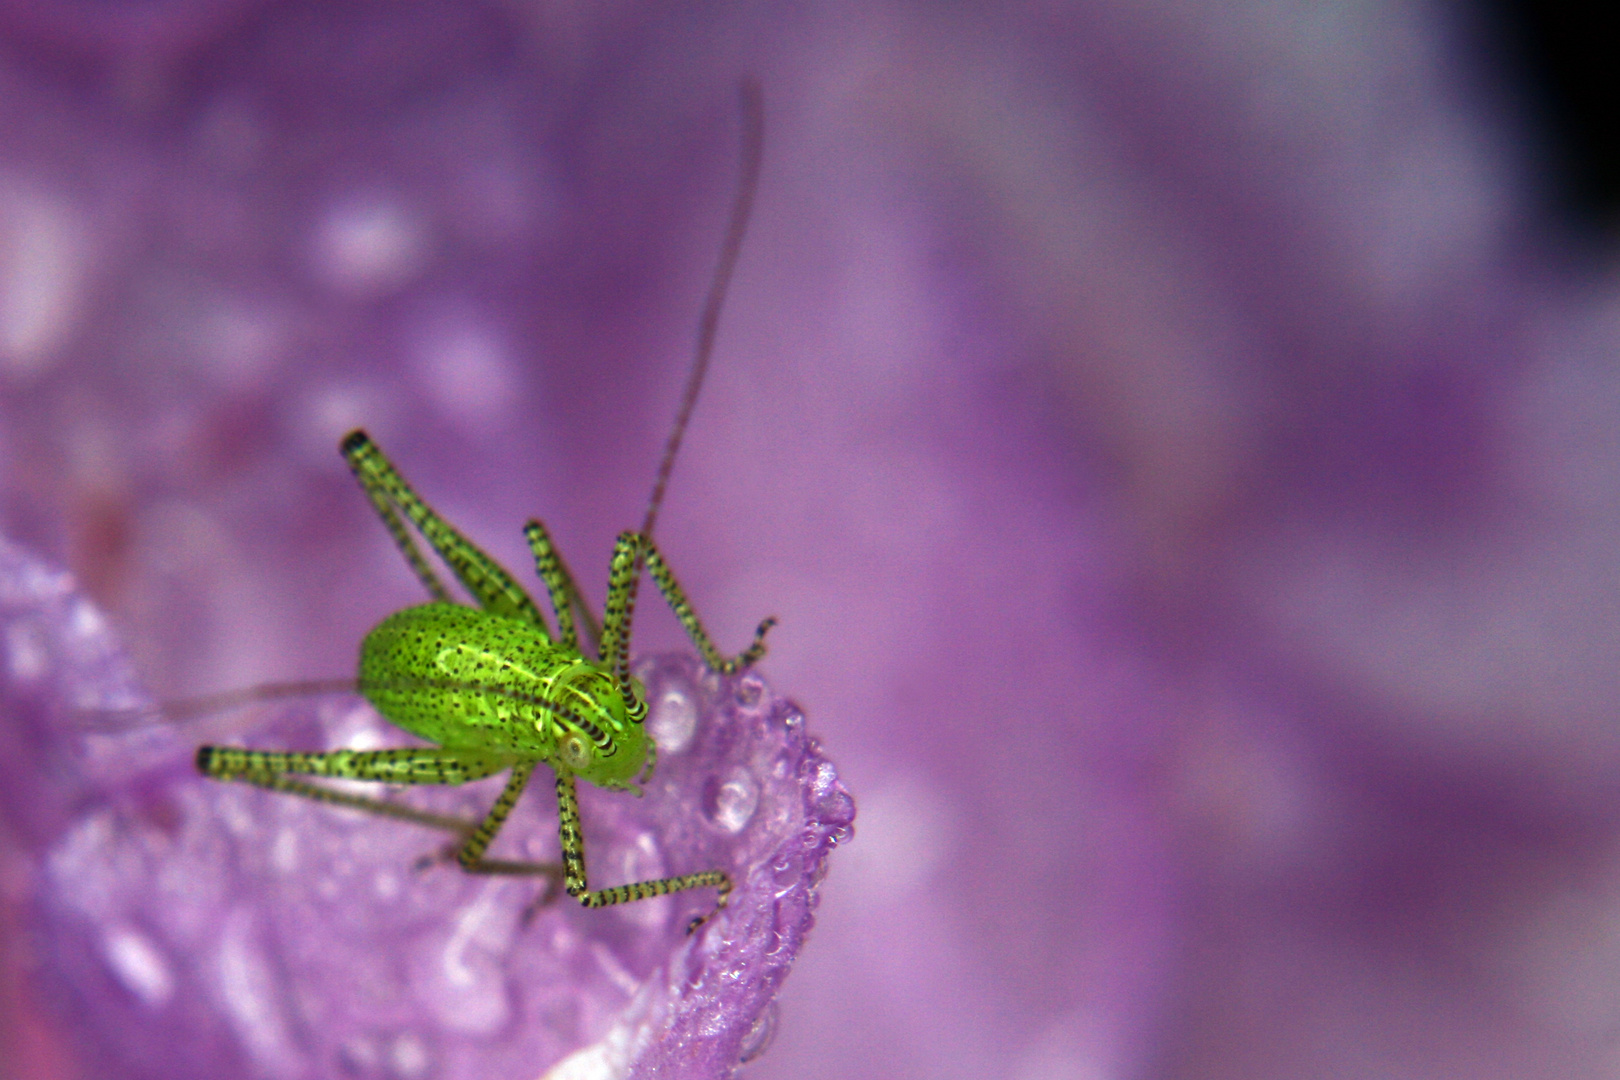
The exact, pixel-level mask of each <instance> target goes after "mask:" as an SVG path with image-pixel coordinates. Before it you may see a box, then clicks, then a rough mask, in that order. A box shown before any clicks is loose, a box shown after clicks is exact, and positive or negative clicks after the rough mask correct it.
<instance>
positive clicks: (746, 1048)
mask: <svg viewBox="0 0 1620 1080" xmlns="http://www.w3.org/2000/svg"><path fill="white" fill-rule="evenodd" d="M776 1014H777V1008H776V1002H774V1001H771V1002H768V1003H766V1005H765V1008H764V1009H763V1010H762V1011H761V1012H760V1014H759V1019H758V1020H755V1021H754V1026H753V1027H751V1028H749V1029H748V1034H747V1035H744V1036H743V1040H742V1046H741V1047H740V1048H739V1049H740V1053H739V1055H738V1058H737V1063H738V1064H739V1065H746V1064H747V1063H748V1062H750V1061H753V1060H754V1059H755V1058H757V1057H759V1055H761V1054H763V1053H764V1052H765V1051H766V1050H768V1049H770V1046H771V1040H772V1039H774V1038H775V1037H776Z"/></svg>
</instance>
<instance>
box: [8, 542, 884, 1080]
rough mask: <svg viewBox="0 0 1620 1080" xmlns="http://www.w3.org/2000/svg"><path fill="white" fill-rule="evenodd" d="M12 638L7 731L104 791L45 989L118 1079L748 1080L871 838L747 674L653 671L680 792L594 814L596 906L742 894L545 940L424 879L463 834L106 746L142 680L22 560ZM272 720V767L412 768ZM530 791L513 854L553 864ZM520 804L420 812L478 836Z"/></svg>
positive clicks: (44, 934) (512, 898)
mask: <svg viewBox="0 0 1620 1080" xmlns="http://www.w3.org/2000/svg"><path fill="white" fill-rule="evenodd" d="M0 633H3V635H4V640H5V641H6V642H7V643H8V647H7V649H6V653H5V656H6V659H7V661H8V663H9V665H10V672H11V676H10V678H9V679H8V681H7V695H6V698H5V705H6V707H7V713H8V715H11V716H13V717H16V718H19V719H21V718H23V717H28V720H29V723H27V726H23V725H19V724H16V723H14V724H13V725H12V726H11V731H12V734H13V737H16V736H17V735H19V734H21V735H23V736H24V738H25V739H26V741H27V742H28V743H29V744H30V745H31V746H32V747H33V748H34V750H33V753H32V754H31V755H30V758H29V760H30V761H31V763H32V764H33V765H34V766H35V767H48V763H50V764H54V765H55V767H57V768H63V769H68V770H71V771H73V772H76V773H77V774H78V775H79V776H80V777H81V778H82V781H81V782H82V785H83V787H84V789H85V790H84V792H83V794H82V796H81V797H80V798H79V799H77V800H76V801H75V805H74V806H73V808H72V811H71V817H70V819H69V820H68V821H67V822H66V823H65V825H64V827H63V828H62V829H61V831H60V835H59V836H58V838H57V839H56V840H55V842H54V843H52V844H51V845H50V847H49V848H48V849H47V850H46V851H45V852H44V853H43V859H42V874H41V876H42V880H41V881H40V883H39V887H38V891H37V895H36V896H35V897H34V903H35V905H37V910H38V915H37V919H38V922H37V928H36V934H37V937H38V941H39V946H38V948H39V962H40V963H41V965H42V966H43V967H44V968H45V969H46V970H47V971H49V972H50V973H51V978H52V979H53V981H56V982H58V983H59V984H60V987H59V992H60V993H61V994H62V995H63V996H64V997H65V999H66V1001H67V1008H68V1011H70V1012H73V1013H78V1014H81V1015H86V1016H89V1015H93V1016H94V1017H95V1021H94V1024H93V1026H91V1027H88V1028H87V1029H86V1030H85V1031H84V1032H83V1033H82V1035H81V1037H80V1047H79V1049H80V1051H81V1053H82V1054H84V1056H85V1057H86V1058H87V1059H88V1060H91V1061H94V1062H96V1063H97V1070H98V1073H99V1074H100V1075H106V1076H144V1075H164V1076H171V1077H185V1076H196V1077H206V1076H216V1075H219V1072H220V1070H221V1069H222V1068H223V1069H226V1070H228V1071H229V1072H232V1073H235V1074H238V1075H263V1076H278V1077H282V1076H285V1077H296V1076H337V1075H351V1076H379V1077H402V1078H403V1077H427V1076H434V1077H446V1078H453V1077H466V1078H474V1077H489V1076H523V1075H534V1074H535V1073H536V1072H537V1071H538V1072H541V1073H545V1074H546V1075H554V1076H557V1077H575V1076H630V1075H649V1076H651V1075H658V1076H665V1077H693V1078H698V1077H712V1076H722V1075H726V1074H727V1073H728V1072H729V1071H730V1069H731V1068H733V1067H734V1066H735V1065H736V1064H737V1063H738V1062H739V1061H741V1060H744V1059H745V1058H749V1057H753V1056H756V1055H757V1054H758V1053H759V1052H761V1051H762V1050H763V1049H764V1043H765V1041H766V1040H767V1039H768V1033H769V1030H770V1028H771V1025H772V1024H773V1022H774V1021H773V1016H774V1009H775V1005H774V999H775V996H776V992H777V990H778V988H779V987H780V985H781V983H782V980H783V978H784V977H785V976H786V975H787V972H788V969H789V967H790V966H791V964H792V962H793V959H794V957H795V956H796V955H797V953H798V950H799V947H800V945H801V944H802V943H803V941H804V939H805V935H806V933H807V932H808V931H809V929H810V926H811V924H812V922H813V921H814V920H813V910H814V908H815V905H816V901H817V893H818V886H819V884H820V881H821V878H822V876H823V875H824V874H825V872H826V858H827V854H828V852H829V851H830V849H831V848H832V847H833V846H834V845H835V844H837V843H839V842H841V841H842V840H844V839H847V838H848V836H849V835H850V831H851V822H852V820H853V817H854V805H853V803H852V801H851V800H850V797H849V795H848V793H847V792H846V791H845V790H844V788H843V786H842V785H841V784H840V783H839V781H838V778H837V774H836V771H835V770H834V769H833V766H832V764H831V763H830V762H828V761H827V760H826V758H824V757H823V756H822V755H821V753H820V751H819V748H818V747H817V745H816V743H815V740H814V739H812V738H810V737H809V736H808V735H806V734H805V731H804V725H803V718H802V716H801V715H800V713H799V712H798V710H797V708H796V707H795V706H793V705H792V704H791V703H790V702H787V701H784V700H782V699H780V698H777V697H775V696H774V695H772V694H771V693H770V691H769V690H768V689H767V688H766V686H765V684H764V682H763V681H762V680H761V679H759V678H758V677H757V676H754V675H743V676H740V677H737V678H731V679H721V678H718V677H715V676H713V675H711V674H709V673H707V672H705V671H704V670H703V669H702V667H701V666H700V665H699V664H698V663H697V662H696V661H695V660H693V659H690V658H687V657H682V656H673V657H665V658H663V659H660V660H656V661H649V662H643V663H642V664H641V665H640V667H639V674H640V676H641V677H642V678H643V680H644V681H645V683H646V686H647V692H648V695H649V702H650V703H651V713H650V715H649V718H648V724H649V727H650V729H651V730H652V732H653V733H654V735H655V737H656V738H657V739H658V741H659V742H660V744H661V750H660V757H659V766H658V769H657V772H656V774H655V776H654V777H653V778H652V780H651V781H650V782H649V783H648V784H647V785H646V794H645V797H644V798H641V799H636V798H634V797H633V796H631V795H629V794H627V793H609V792H602V791H598V790H596V789H587V790H586V791H584V792H582V800H581V801H582V816H583V821H584V828H585V834H586V841H587V848H586V851H587V858H588V864H589V866H590V868H591V872H592V875H593V880H594V881H595V882H596V883H598V884H607V883H614V882H618V881H621V880H642V879H645V878H648V877H656V876H662V875H665V874H670V873H684V872H690V871H694V870H699V869H712V868H723V869H725V870H727V871H728V872H730V873H731V874H732V876H733V878H734V880H735V881H736V883H737V888H736V890H735V892H734V893H733V894H732V897H731V901H730V904H729V905H728V907H727V908H726V909H725V910H724V911H723V912H722V913H721V914H719V915H718V916H716V917H715V918H714V919H713V920H712V921H711V922H709V923H708V924H707V925H705V926H704V927H703V928H702V929H701V930H700V931H699V932H698V933H696V934H695V935H692V936H688V935H686V934H685V932H684V928H685V926H686V925H687V923H688V921H689V919H690V917H691V916H692V915H695V914H702V913H705V912H706V911H707V910H708V908H709V905H710V904H711V903H712V892H711V893H710V894H709V895H705V894H704V893H702V892H693V893H685V894H676V895H674V896H668V897H660V898H657V899H654V900H648V901H641V902H638V903H635V904H629V905H624V906H622V907H615V908H608V909H600V910H595V911H589V910H586V909H583V908H580V907H579V906H578V905H577V904H575V903H573V902H572V901H571V900H567V899H566V898H563V899H561V900H557V901H555V902H553V903H551V904H549V905H548V906H546V907H544V908H542V909H540V910H539V912H538V914H537V915H535V916H534V917H533V919H532V921H528V922H526V921H525V918H524V913H525V909H526V908H528V907H529V905H530V903H531V902H532V901H533V900H534V899H535V897H536V895H537V892H538V891H540V890H541V889H542V888H543V886H542V885H541V884H540V883H539V882H537V881H536V880H533V879H518V878H477V877H472V876H469V875H466V874H463V873H461V872H460V870H459V869H458V868H456V867H454V865H453V864H452V865H448V866H446V865H443V864H436V865H432V866H429V867H427V868H426V869H420V868H419V869H413V868H412V867H413V864H415V863H417V862H418V860H419V859H420V857H421V856H423V855H432V854H433V853H434V852H436V851H437V850H438V849H439V848H440V847H442V846H443V844H444V842H445V840H444V837H443V836H441V835H438V834H435V833H432V832H424V831H423V830H422V829H419V828H413V827H410V826H404V825H401V824H399V823H394V822H387V821H383V820H380V819H376V818H374V817H370V816H368V815H363V814H359V813H356V812H352V811H344V810H337V809H334V808H331V807H324V806H319V805H316V804H313V803H309V802H307V801H304V800H300V799H296V798H289V797H286V796H281V795H277V794H273V793H269V792H264V791H260V790H257V789H253V788H248V787H242V786H237V785H226V784H217V783H210V782H207V781H205V780H203V779H201V778H200V777H198V776H197V775H196V773H195V771H194V768H193V766H192V758H193V756H194V754H193V753H192V751H193V749H194V747H193V743H194V742H195V739H196V736H195V734H194V733H188V732H186V731H184V730H181V729H178V728H176V727H171V726H161V725H157V726H154V725H153V724H150V723H149V724H147V725H144V726H142V725H139V724H137V725H136V726H134V727H133V728H131V729H130V730H128V731H118V730H106V731H97V730H96V728H97V727H98V726H101V727H110V728H113V729H116V728H117V727H118V726H119V725H120V723H121V722H122V721H123V720H125V719H126V718H128V717H129V716H130V715H132V714H139V712H140V710H139V708H138V707H139V706H140V705H141V703H142V700H141V698H140V697H139V696H138V695H137V693H136V692H135V691H134V689H133V684H132V682H131V679H130V665H129V663H128V661H127V659H126V658H125V657H124V656H123V655H122V653H121V651H120V650H119V648H118V646H117V644H116V642H115V640H114V637H113V635H112V634H111V632H110V631H109V630H108V629H107V627H106V624H105V621H104V620H103V619H102V618H101V617H100V615H99V614H98V613H97V611H96V610H95V608H94V606H93V605H92V604H90V603H89V602H88V601H86V600H85V599H84V597H83V596H82V595H80V594H79V593H78V592H77V590H75V589H74V588H73V587H72V584H71V580H70V579H69V578H67V576H66V575H64V574H61V573H53V572H51V571H49V570H48V569H46V568H45V567H44V566H43V565H42V564H41V563H39V562H38V561H37V560H35V559H32V558H30V557H28V556H26V555H25V554H23V553H22V552H21V551H19V550H18V549H16V548H14V547H10V546H7V547H3V548H0ZM30 706H31V708H30ZM119 710H123V711H122V712H120V711H119ZM260 711H261V712H262V713H264V715H263V716H261V717H260V718H259V719H258V720H257V721H256V722H255V723H253V724H252V725H251V726H250V727H247V728H244V729H242V730H241V731H240V732H239V733H238V734H239V736H240V737H241V738H242V739H243V740H244V741H246V742H247V743H250V744H252V745H257V746H263V747H267V748H275V747H283V748H289V749H294V748H301V749H331V748H337V747H340V746H347V747H373V746H378V745H390V744H393V745H399V744H400V738H399V736H398V733H397V732H394V731H392V730H391V729H390V727H389V726H388V725H387V724H386V723H385V722H383V721H381V720H380V719H379V718H378V717H377V716H376V715H375V713H374V712H373V711H372V710H371V709H370V707H369V706H367V705H365V704H364V703H363V702H359V701H358V700H357V699H353V698H328V699H322V700H319V701H317V702H314V703H312V704H309V705H307V706H302V707H299V706H279V707H277V708H274V709H263V710H260ZM188 736H189V737H188ZM19 764H20V762H19V761H18V760H17V759H16V758H15V757H13V758H11V759H9V765H10V767H11V768H12V769H15V768H16V767H17V766H18V765H19ZM535 787H536V788H537V789H538V790H535V791H531V792H530V793H529V795H528V796H527V797H526V798H525V799H524V800H523V801H522V802H521V803H520V804H519V809H518V810H517V811H516V812H515V813H514V815H513V817H512V818H511V819H510V820H509V822H508V824H507V826H506V828H505V830H504V831H503V834H502V836H501V838H500V840H499V842H498V844H497V847H496V848H495V853H496V854H497V855H499V854H502V853H503V852H504V853H507V855H508V857H515V858H529V859H541V860H549V861H555V860H556V859H557V858H558V849H557V840H556V835H555V832H556V822H555V808H554V806H548V805H547V798H546V796H547V795H548V794H549V790H548V789H547V787H546V786H545V785H541V784H537V785H535ZM498 790H499V784H498V781H497V782H496V786H494V787H493V788H492V787H491V785H490V783H489V782H486V783H483V784H477V785H468V787H467V788H465V789H461V790H447V789H441V790H436V791H420V792H412V793H410V794H411V796H415V797H411V798H407V801H409V802H411V803H412V804H414V805H417V806H419V807H423V808H427V809H431V810H434V811H437V812H441V813H445V814H451V815H458V816H461V817H463V818H470V819H476V818H477V817H478V816H479V815H480V814H481V812H482V811H483V810H485V809H487V807H488V804H489V803H490V802H491V801H492V800H493V797H494V795H495V794H496V792H498ZM541 881H543V879H541ZM548 1069H551V1070H554V1071H552V1072H549V1073H548V1072H547V1070H548Z"/></svg>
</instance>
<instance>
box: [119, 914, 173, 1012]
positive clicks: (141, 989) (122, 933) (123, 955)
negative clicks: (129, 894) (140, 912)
mask: <svg viewBox="0 0 1620 1080" xmlns="http://www.w3.org/2000/svg"><path fill="white" fill-rule="evenodd" d="M103 948H104V949H105V952H106V956H107V965H108V966H109V967H111V968H112V970H113V974H114V975H117V976H118V981H119V982H121V983H123V984H124V986H125V987H126V988H127V989H128V990H129V991H130V992H131V993H132V994H134V995H135V996H136V997H138V998H140V999H141V1001H142V1003H144V1004H145V1005H147V1006H149V1007H151V1008H156V1007H158V1006H159V1005H162V1004H163V1003H164V1002H166V1001H168V1000H169V996H170V995H171V994H173V993H174V974H173V973H172V972H171V971H170V969H169V961H168V959H167V958H166V957H165V956H164V955H163V952H162V950H161V949H159V948H158V947H157V946H156V945H154V944H153V943H152V939H151V938H149V937H147V936H146V935H145V934H142V933H140V932H139V931H137V930H131V929H130V928H129V927H127V926H125V927H114V928H113V929H111V930H108V931H107V936H106V939H105V942H104V945H103Z"/></svg>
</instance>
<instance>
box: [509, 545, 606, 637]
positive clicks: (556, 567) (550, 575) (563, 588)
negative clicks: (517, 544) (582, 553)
mask: <svg viewBox="0 0 1620 1080" xmlns="http://www.w3.org/2000/svg"><path fill="white" fill-rule="evenodd" d="M523 537H524V539H526V540H528V542H529V550H530V551H531V552H533V553H534V571H535V573H537V574H539V575H540V580H541V581H543V582H545V583H546V592H547V594H548V595H550V597H551V610H552V611H554V612H555V613H556V615H557V643H558V644H559V645H562V646H563V647H564V648H567V649H570V650H572V651H574V652H578V651H579V635H578V634H577V633H576V632H575V630H574V608H575V606H576V605H577V606H578V607H579V609H580V611H581V612H583V613H584V614H585V617H586V619H587V620H588V619H589V618H590V612H589V611H588V610H587V609H586V607H585V600H584V598H583V597H581V596H580V595H579V586H577V585H576V584H574V577H573V575H572V574H570V573H569V572H568V567H567V566H566V565H565V564H564V563H563V561H562V556H561V555H560V554H559V553H558V551H557V545H555V544H553V543H552V542H551V533H549V532H547V531H546V526H545V523H544V522H542V521H540V520H539V519H538V518H531V519H529V522H528V524H526V525H524V526H523ZM586 629H587V630H590V631H592V632H593V633H596V631H595V628H594V627H591V626H589V625H588V624H587V627H586ZM591 644H592V645H593V646H594V647H597V648H600V638H598V639H597V640H596V641H593V642H592V643H591Z"/></svg>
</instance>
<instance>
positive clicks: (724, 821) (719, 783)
mask: <svg viewBox="0 0 1620 1080" xmlns="http://www.w3.org/2000/svg"><path fill="white" fill-rule="evenodd" d="M758 806H759V785H758V784H756V783H755V782H754V778H753V777H752V776H749V775H748V773H747V772H745V771H744V770H743V769H741V768H736V769H733V770H732V771H731V772H730V773H729V774H728V775H727V777H726V778H725V779H724V780H720V779H719V778H718V777H711V778H710V779H709V782H708V783H707V784H706V785H704V789H703V810H704V812H705V813H706V814H708V816H709V820H710V821H712V822H714V823H715V824H716V825H718V826H720V827H721V828H722V829H724V830H725V831H726V832H729V833H737V832H742V830H743V826H745V825H747V824H748V822H749V819H751V818H752V817H753V816H754V810H755V809H756V808H757V807H758Z"/></svg>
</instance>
